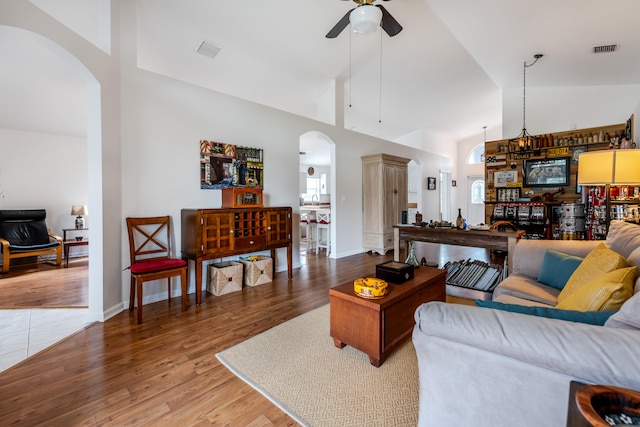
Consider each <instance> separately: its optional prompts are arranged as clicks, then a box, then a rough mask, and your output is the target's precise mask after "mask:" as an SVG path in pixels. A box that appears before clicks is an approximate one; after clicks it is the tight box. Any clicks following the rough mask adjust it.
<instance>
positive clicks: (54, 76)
mask: <svg viewBox="0 0 640 427" xmlns="http://www.w3.org/2000/svg"><path fill="white" fill-rule="evenodd" d="M34 3H36V4H37V3H41V4H45V3H46V4H48V11H49V13H51V14H52V15H56V16H57V17H58V19H61V20H63V21H65V20H66V22H82V21H83V19H82V18H83V15H84V16H87V15H89V19H90V20H91V21H92V22H96V21H101V20H103V17H104V14H102V15H100V14H99V13H96V10H97V11H100V10H103V9H102V8H103V7H104V4H105V0H56V1H55V2H51V1H48V2H43V1H41V0H38V1H34ZM52 3H53V5H54V6H53V7H52ZM81 4H82V5H83V6H82V7H80V5H81ZM87 4H92V5H93V6H94V7H93V8H90V9H87V6H86V5H87ZM376 4H382V2H381V1H380V0H378V3H376ZM56 5H57V6H59V9H60V10H61V13H59V14H56V10H55V9H56V8H55V6H56ZM136 5H137V15H138V16H137V25H138V33H137V36H138V55H139V56H138V65H139V66H140V67H141V68H144V69H147V70H149V71H152V72H154V73H158V74H162V75H165V76H168V77H171V78H175V79H179V80H183V81H186V82H190V83H193V84H195V85H199V86H201V87H204V88H209V89H212V90H215V91H219V92H222V93H225V94H229V95H233V96H236V97H239V98H243V99H247V100H250V101H254V102H257V103H260V104H264V105H268V106H271V107H274V108H277V109H281V110H284V111H288V112H291V113H294V114H298V115H302V116H306V117H311V118H316V119H320V120H324V121H327V120H329V119H328V118H327V117H328V116H327V113H326V112H327V111H328V110H327V106H332V105H333V102H334V101H333V94H334V90H333V89H332V84H333V82H337V84H341V83H343V84H344V85H345V86H344V88H345V90H344V93H345V100H344V102H345V105H346V107H345V117H344V122H345V127H346V128H349V129H353V130H355V131H358V132H361V133H365V134H369V135H373V136H379V137H382V138H385V139H390V140H394V139H397V138H399V137H401V136H403V135H407V134H409V133H411V132H414V131H416V130H423V131H425V132H426V133H427V134H435V135H439V136H442V137H446V138H450V139H451V140H453V141H455V140H459V139H462V138H465V137H468V136H470V135H477V134H481V132H482V128H483V126H489V127H494V126H500V123H501V120H502V105H501V102H502V89H503V88H519V87H522V77H523V76H522V71H523V63H524V62H525V61H527V62H530V61H532V60H533V55H534V54H535V53H543V54H544V57H543V58H542V59H541V60H540V61H539V62H538V64H536V66H535V68H531V69H529V70H528V71H527V87H555V86H561V87H566V86H589V85H605V86H606V85H622V84H638V83H640V26H639V25H638V22H637V20H638V17H639V16H640V2H638V1H637V0H610V1H606V2H605V1H602V0H563V1H561V2H558V1H555V0H538V1H526V2H525V1H521V0H517V1H514V0H486V1H477V0H458V1H455V2H454V1H450V0H393V1H387V2H384V6H385V8H386V9H387V10H388V11H389V12H390V13H391V14H392V15H393V16H394V17H395V18H396V19H397V20H398V21H399V22H400V24H401V25H402V26H403V27H404V30H403V31H402V32H400V33H399V34H398V35H397V36H395V37H388V36H387V35H386V34H385V33H383V32H381V31H378V32H376V33H375V34H372V35H367V36H356V35H353V36H352V35H351V33H350V32H349V31H348V28H347V29H345V31H343V32H342V33H341V34H340V36H339V37H337V38H336V39H327V38H325V37H324V35H325V34H326V33H327V32H328V31H329V30H330V29H331V28H332V27H333V25H334V24H335V23H336V22H337V21H338V20H339V19H340V18H341V17H342V16H343V15H344V14H345V13H346V12H347V11H348V10H349V9H351V8H353V7H355V6H356V3H354V2H350V1H340V0H305V1H300V0H269V1H256V0H249V1H244V2H240V1H232V0H189V1H179V0H136ZM62 12H63V13H62ZM0 13H1V10H0ZM96 25H98V22H96ZM102 26H104V25H103V24H102ZM87 28H91V27H90V26H86V28H79V29H78V28H74V30H76V31H78V32H80V33H82V32H83V31H84V32H87V31H88V30H87ZM203 40H207V41H209V42H212V43H214V44H217V45H219V46H220V47H221V48H222V49H221V50H220V52H219V53H218V55H217V56H216V57H215V58H213V59H211V58H208V57H205V56H202V55H199V54H198V53H196V48H197V47H198V45H199V44H200V43H201V42H202V41H203ZM607 44H618V51H617V52H615V53H608V54H594V53H592V49H593V47H594V46H598V45H607ZM0 54H1V55H2V57H3V61H2V62H3V65H2V67H0V99H1V100H2V101H0V127H9V128H17V129H22V128H26V127H28V126H33V125H36V126H37V127H38V129H37V130H40V131H51V132H54V133H66V134H71V135H83V132H84V125H85V119H84V115H83V112H84V108H85V106H84V95H83V88H82V87H81V85H82V83H81V82H80V81H79V79H77V78H75V77H74V76H73V75H72V73H71V71H70V70H69V68H68V66H67V65H66V64H65V63H64V61H61V60H60V59H59V58H56V57H55V56H54V55H52V54H51V53H50V52H48V51H47V50H46V48H45V47H44V46H42V45H39V44H38V43H37V42H34V41H33V40H31V39H29V38H28V37H25V36H24V35H22V34H20V33H19V32H16V31H12V30H11V29H7V28H2V27H0ZM12 100H13V101H12ZM16 100H20V102H15V101H16ZM349 105H351V106H350V107H349ZM61 106H62V107H63V108H61ZM78 116H80V117H81V118H80V121H79V120H78Z"/></svg>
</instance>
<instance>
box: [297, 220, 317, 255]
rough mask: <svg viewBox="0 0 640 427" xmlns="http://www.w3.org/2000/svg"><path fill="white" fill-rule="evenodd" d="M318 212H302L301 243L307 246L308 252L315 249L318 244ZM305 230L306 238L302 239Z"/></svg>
mask: <svg viewBox="0 0 640 427" xmlns="http://www.w3.org/2000/svg"><path fill="white" fill-rule="evenodd" d="M316 226H317V222H316V212H315V211H314V210H310V211H300V241H301V242H302V243H306V244H307V252H308V251H310V250H311V249H313V246H314V244H315V243H316V233H317V232H318V231H317V228H316ZM303 229H304V236H305V237H302V230H303Z"/></svg>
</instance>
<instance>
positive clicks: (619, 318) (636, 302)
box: [604, 293, 640, 330]
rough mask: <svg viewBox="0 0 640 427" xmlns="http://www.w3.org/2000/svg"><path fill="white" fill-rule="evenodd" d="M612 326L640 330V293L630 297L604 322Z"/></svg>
mask: <svg viewBox="0 0 640 427" xmlns="http://www.w3.org/2000/svg"><path fill="white" fill-rule="evenodd" d="M604 326H607V327H610V328H622V329H637V330H640V293H636V294H635V295H634V296H632V297H631V298H629V299H628V300H627V301H626V302H625V303H624V304H622V307H621V308H620V310H619V311H618V312H617V313H616V314H614V315H613V316H611V317H610V318H609V319H608V320H607V321H606V322H605V324H604Z"/></svg>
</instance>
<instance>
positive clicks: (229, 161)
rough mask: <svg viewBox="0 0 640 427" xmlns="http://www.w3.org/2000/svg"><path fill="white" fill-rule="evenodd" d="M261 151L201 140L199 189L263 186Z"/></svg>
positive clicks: (259, 149)
mask: <svg viewBox="0 0 640 427" xmlns="http://www.w3.org/2000/svg"><path fill="white" fill-rule="evenodd" d="M262 156H263V150H262V149H261V148H251V147H239V146H236V145H232V144H224V143H221V142H215V141H208V140H206V139H203V140H200V188H201V189H206V190H216V189H222V188H229V187H253V188H262V187H263V160H262Z"/></svg>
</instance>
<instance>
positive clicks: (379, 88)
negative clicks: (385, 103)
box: [378, 31, 382, 123]
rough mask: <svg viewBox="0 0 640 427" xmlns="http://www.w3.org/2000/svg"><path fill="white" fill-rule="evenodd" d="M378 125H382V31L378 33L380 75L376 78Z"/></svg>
mask: <svg viewBox="0 0 640 427" xmlns="http://www.w3.org/2000/svg"><path fill="white" fill-rule="evenodd" d="M378 123H382V31H380V75H379V76H378Z"/></svg>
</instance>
